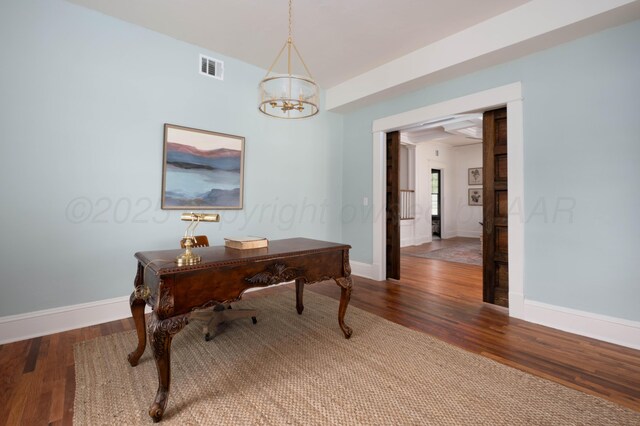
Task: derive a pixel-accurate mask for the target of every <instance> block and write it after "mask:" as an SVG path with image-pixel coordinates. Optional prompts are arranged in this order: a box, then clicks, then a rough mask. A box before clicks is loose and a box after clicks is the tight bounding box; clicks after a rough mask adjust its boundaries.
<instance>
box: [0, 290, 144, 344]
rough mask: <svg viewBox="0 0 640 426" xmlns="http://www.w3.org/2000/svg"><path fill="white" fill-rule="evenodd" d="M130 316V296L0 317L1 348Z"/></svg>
mask: <svg viewBox="0 0 640 426" xmlns="http://www.w3.org/2000/svg"><path fill="white" fill-rule="evenodd" d="M147 310H149V307H147ZM130 316H131V309H130V308H129V296H123V297H115V298H113V299H106V300H100V301H97V302H90V303H81V304H78V305H71V306H63V307H61V308H53V309H45V310H42V311H36V312H28V313H26V314H19V315H10V316H6V317H2V318H0V345H1V344H5V343H10V342H16V341H18V340H24V339H32V338H34V337H39V336H45V335H47V334H53V333H59V332H62V331H67V330H73V329H76V328H81V327H87V326H90V325H96V324H102V323H105V322H109V321H115V320H119V319H122V318H128V317H130Z"/></svg>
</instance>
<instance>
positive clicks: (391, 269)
mask: <svg viewBox="0 0 640 426" xmlns="http://www.w3.org/2000/svg"><path fill="white" fill-rule="evenodd" d="M386 251H387V278H394V279H396V280H399V279H400V132H391V133H387V241H386Z"/></svg>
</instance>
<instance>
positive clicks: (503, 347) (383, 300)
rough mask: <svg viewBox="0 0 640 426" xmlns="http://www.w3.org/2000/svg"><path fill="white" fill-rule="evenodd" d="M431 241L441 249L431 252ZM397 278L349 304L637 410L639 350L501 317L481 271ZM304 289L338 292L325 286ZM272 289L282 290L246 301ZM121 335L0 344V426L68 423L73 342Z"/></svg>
mask: <svg viewBox="0 0 640 426" xmlns="http://www.w3.org/2000/svg"><path fill="white" fill-rule="evenodd" d="M438 244H440V245H443V244H447V242H446V240H443V241H441V242H436V243H434V245H433V246H432V248H434V247H436V246H437V245H438ZM401 276H402V278H401V280H399V281H393V280H389V281H383V282H377V281H371V280H368V279H364V278H360V277H355V280H354V289H353V295H352V298H351V306H357V307H358V308H361V309H364V310H366V311H369V312H372V313H374V314H376V315H379V316H381V317H384V318H386V319H388V320H390V321H393V322H396V323H399V324H402V325H404V326H407V327H410V328H412V329H415V330H419V331H421V332H424V333H428V334H431V335H433V336H436V337H437V338H439V339H441V340H444V341H446V342H449V343H451V344H454V345H456V346H459V347H462V348H464V349H466V350H469V351H472V352H475V353H479V354H481V355H483V356H486V357H488V358H491V359H494V360H496V361H498V362H501V363H503V364H507V365H510V366H513V367H515V368H518V369H520V370H523V371H526V372H529V373H531V374H535V375H537V376H540V377H544V378H547V379H549V380H553V381H555V382H558V383H562V384H564V385H566V386H569V387H571V388H574V389H578V390H581V391H583V392H587V393H590V394H593V395H597V396H600V397H602V398H605V399H608V400H610V401H613V402H616V403H618V404H621V405H624V406H626V407H629V408H632V409H634V410H637V411H640V351H636V350H632V349H628V348H624V347H621V346H617V345H613V344H609V343H605V342H601V341H598V340H594V339H589V338H585V337H580V336H576V335H573V334H569V333H565V332H562V331H558V330H554V329H551V328H547V327H543V326H539V325H535V324H531V323H527V322H525V321H521V320H517V319H512V318H509V316H508V312H507V310H506V309H504V308H500V307H496V306H492V305H487V304H484V303H482V302H481V300H482V289H481V278H482V269H481V267H479V266H473V265H465V264H459V263H451V262H445V261H440V260H433V259H423V258H418V257H411V256H402V268H401ZM286 287H290V286H286ZM307 289H308V290H311V291H315V292H317V293H321V294H325V295H327V296H330V297H333V298H336V299H338V298H339V295H340V290H339V287H338V286H337V285H335V284H334V283H333V282H324V283H318V284H313V285H310V286H308V287H307ZM278 291H285V288H284V287H276V288H272V289H268V290H264V291H260V292H255V293H250V294H247V295H246V298H253V297H263V296H266V295H268V294H269V293H271V292H278ZM348 316H349V311H347V319H348ZM124 330H133V321H132V320H130V319H124V320H120V321H114V322H111V323H107V324H101V325H96V326H92V327H86V328H82V329H77V330H72V331H68V332H64V333H58V334H53V335H50V336H44V337H39V338H35V339H30V340H25V341H21V342H15V343H10V344H6V345H2V346H0V378H1V379H0V380H1V382H0V385H1V386H0V404H1V406H2V407H3V410H1V411H0V425H5V424H6V425H46V424H51V425H59V424H64V425H70V424H71V423H72V419H73V397H74V392H75V375H74V361H73V345H74V343H76V342H79V341H82V340H86V339H92V338H95V337H98V336H103V335H108V334H111V333H117V332H120V331H124ZM357 332H358V331H357V330H354V333H357ZM211 343H212V344H215V341H213V342H211ZM123 362H126V360H123Z"/></svg>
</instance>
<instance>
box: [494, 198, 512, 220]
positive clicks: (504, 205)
mask: <svg viewBox="0 0 640 426" xmlns="http://www.w3.org/2000/svg"><path fill="white" fill-rule="evenodd" d="M507 195H508V194H507V191H496V212H495V214H496V217H501V218H504V217H507V215H508V213H509V205H508V201H507Z"/></svg>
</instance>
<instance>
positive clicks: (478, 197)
mask: <svg viewBox="0 0 640 426" xmlns="http://www.w3.org/2000/svg"><path fill="white" fill-rule="evenodd" d="M469 205H470V206H481V205H482V188H469Z"/></svg>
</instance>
